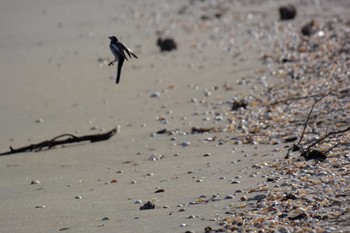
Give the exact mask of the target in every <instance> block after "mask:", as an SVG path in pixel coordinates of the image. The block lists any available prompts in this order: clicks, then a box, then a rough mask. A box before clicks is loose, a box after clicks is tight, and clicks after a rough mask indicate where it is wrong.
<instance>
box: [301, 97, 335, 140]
mask: <svg viewBox="0 0 350 233" xmlns="http://www.w3.org/2000/svg"><path fill="white" fill-rule="evenodd" d="M327 95H328V94H326V95H324V96H322V97H321V98H319V99H317V100H316V101H315V102H314V103H313V104H312V106H311V109H310V112H309V115H308V116H307V118H306V122H305V124H304V129H303V132H302V133H301V136H300V138H299V141H298V143H297V144H296V145H299V144H300V142H301V140H302V139H303V137H304V134H305V130H306V127H307V123H308V122H309V119H310V116H311V113H312V111H313V109H314V107H315V105H316V104H317V103H318V102H320V101H321V100H322V99H323V98H324V97H326V96H327Z"/></svg>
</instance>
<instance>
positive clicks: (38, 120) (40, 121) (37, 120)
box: [35, 118, 44, 123]
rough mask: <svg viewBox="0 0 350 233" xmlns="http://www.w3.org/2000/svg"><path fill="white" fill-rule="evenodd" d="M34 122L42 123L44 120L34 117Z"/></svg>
mask: <svg viewBox="0 0 350 233" xmlns="http://www.w3.org/2000/svg"><path fill="white" fill-rule="evenodd" d="M35 123H44V120H43V119H41V118H39V119H36V120H35Z"/></svg>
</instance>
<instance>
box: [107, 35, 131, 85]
mask: <svg viewBox="0 0 350 233" xmlns="http://www.w3.org/2000/svg"><path fill="white" fill-rule="evenodd" d="M109 39H110V40H111V42H110V44H109V48H110V50H111V51H112V53H113V55H114V60H113V61H111V62H110V63H109V64H108V65H109V66H111V65H113V64H114V63H115V62H117V61H118V71H117V79H116V83H117V84H118V83H119V80H120V73H121V70H122V66H123V63H124V60H125V59H126V60H127V61H128V60H129V59H128V58H127V56H126V55H125V53H126V54H127V55H128V56H129V57H130V58H132V57H134V58H138V57H137V56H136V54H135V53H134V52H133V51H132V50H131V49H129V48H128V47H126V45H124V44H123V43H122V42H120V41H118V39H117V37H115V36H110V37H109Z"/></svg>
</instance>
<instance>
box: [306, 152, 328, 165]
mask: <svg viewBox="0 0 350 233" xmlns="http://www.w3.org/2000/svg"><path fill="white" fill-rule="evenodd" d="M300 156H302V157H304V158H305V159H306V160H311V159H314V160H318V161H321V162H322V161H324V160H325V159H326V158H327V156H326V155H325V154H324V153H322V152H320V151H318V150H311V151H305V152H303V153H301V155H300Z"/></svg>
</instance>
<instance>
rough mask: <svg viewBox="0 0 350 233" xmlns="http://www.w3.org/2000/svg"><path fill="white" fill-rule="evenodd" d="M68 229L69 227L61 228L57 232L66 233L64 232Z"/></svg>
mask: <svg viewBox="0 0 350 233" xmlns="http://www.w3.org/2000/svg"><path fill="white" fill-rule="evenodd" d="M69 229H70V228H69V227H63V228H61V229H59V231H66V230H69Z"/></svg>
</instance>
